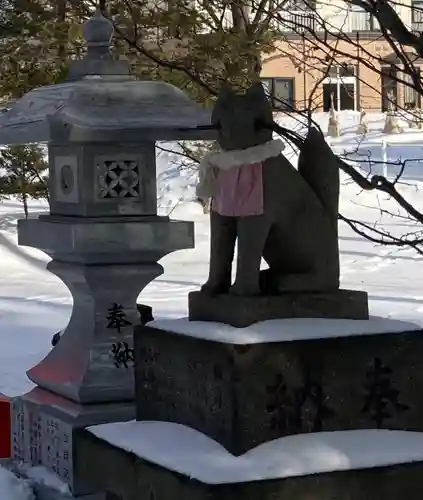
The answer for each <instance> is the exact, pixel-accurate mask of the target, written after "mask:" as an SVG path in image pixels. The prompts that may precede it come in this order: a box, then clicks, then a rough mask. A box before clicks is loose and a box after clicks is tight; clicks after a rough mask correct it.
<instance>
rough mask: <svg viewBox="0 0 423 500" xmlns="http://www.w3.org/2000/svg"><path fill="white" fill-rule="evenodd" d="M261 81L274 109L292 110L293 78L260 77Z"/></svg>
mask: <svg viewBox="0 0 423 500" xmlns="http://www.w3.org/2000/svg"><path fill="white" fill-rule="evenodd" d="M261 82H262V84H263V87H264V89H265V91H266V94H267V95H268V97H269V99H270V101H271V103H272V108H273V109H274V110H275V111H293V109H294V79H293V78H262V79H261Z"/></svg>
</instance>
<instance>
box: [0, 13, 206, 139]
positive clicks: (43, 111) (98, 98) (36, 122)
mask: <svg viewBox="0 0 423 500" xmlns="http://www.w3.org/2000/svg"><path fill="white" fill-rule="evenodd" d="M83 33H84V38H85V41H86V44H87V54H86V56H85V58H84V59H83V60H80V61H74V62H71V64H70V68H69V77H68V80H67V81H66V82H64V83H60V84H57V85H49V86H45V87H40V88H37V89H34V90H31V91H30V92H28V93H27V94H25V95H24V96H23V97H22V98H21V99H20V100H18V101H16V102H14V103H13V104H11V106H10V107H9V108H8V109H6V110H5V111H3V113H1V114H0V144H2V145H6V144H25V143H29V142H45V141H50V140H54V141H65V142H66V141H83V142H86V141H100V142H103V141H104V142H109V141H116V140H118V141H119V142H140V141H144V140H154V141H155V140H180V139H214V131H213V130H212V129H211V127H210V112H209V111H207V110H205V109H202V108H200V107H199V106H197V105H196V104H195V103H194V102H193V101H191V99H190V98H189V97H188V96H187V95H185V94H184V93H183V92H182V91H181V90H179V89H178V88H176V87H174V86H173V85H170V84H167V83H165V82H160V81H139V80H136V79H135V78H134V77H133V76H131V75H130V74H129V65H128V63H126V62H125V61H115V60H113V59H112V56H111V54H110V41H111V39H112V35H113V25H112V23H111V22H110V21H109V20H108V19H106V18H105V17H104V16H103V15H102V13H101V11H100V10H97V12H96V13H95V14H94V16H93V17H92V18H91V19H89V20H88V21H87V22H86V23H85V24H84V29H83Z"/></svg>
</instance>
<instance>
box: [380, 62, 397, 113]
mask: <svg viewBox="0 0 423 500" xmlns="http://www.w3.org/2000/svg"><path fill="white" fill-rule="evenodd" d="M381 84H382V92H381V93H382V111H389V110H391V109H392V110H396V109H398V102H397V97H398V80H397V70H396V69H395V68H394V67H393V66H389V67H385V68H382V77H381Z"/></svg>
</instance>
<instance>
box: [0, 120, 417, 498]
mask: <svg viewBox="0 0 423 500" xmlns="http://www.w3.org/2000/svg"><path fill="white" fill-rule="evenodd" d="M316 118H317V121H318V122H319V123H320V124H321V126H322V128H323V130H325V128H326V126H327V125H326V121H327V116H324V115H318V116H317V117H316ZM368 118H369V122H370V129H371V131H370V133H369V134H368V136H367V137H366V138H364V139H362V138H358V137H357V136H356V135H355V130H356V127H357V125H358V121H359V118H358V113H343V114H342V116H341V123H342V131H343V133H342V135H341V137H340V138H337V139H332V140H331V145H332V146H333V148H334V149H335V150H336V152H338V153H343V152H344V150H347V153H353V152H355V151H356V150H357V148H358V147H359V149H360V151H361V152H362V151H370V153H371V158H372V160H379V159H381V158H382V153H381V148H380V143H381V140H382V137H385V139H386V141H387V142H388V143H389V144H390V146H389V147H388V158H389V160H397V159H398V158H399V157H401V158H402V159H405V158H414V161H413V162H412V163H411V164H410V165H408V166H407V170H406V177H405V178H406V184H404V185H402V186H401V192H402V194H403V195H404V196H405V197H406V198H407V199H408V201H410V202H411V203H412V204H413V205H415V206H416V207H417V208H419V209H422V210H423V199H422V196H421V190H422V189H423V182H422V183H421V181H423V162H420V161H419V159H420V158H422V159H423V132H422V131H416V130H409V131H407V132H406V133H405V132H404V133H403V134H401V135H399V136H388V137H386V136H382V134H381V129H382V128H383V116H382V115H379V114H374V115H369V117H368ZM283 121H284V124H285V125H288V126H296V125H295V123H294V120H293V119H289V120H288V119H284V120H283ZM404 126H405V124H404ZM297 128H298V127H297ZM168 159H169V158H168V157H167V156H166V154H165V153H162V154H161V156H160V157H159V168H158V181H159V198H160V205H161V207H162V208H161V210H162V212H165V213H166V212H170V211H171V212H172V214H171V215H172V217H173V218H179V219H186V220H193V221H194V222H195V230H196V240H195V249H192V250H184V251H179V252H175V253H173V254H171V255H168V256H167V257H165V258H164V259H163V260H162V261H161V263H162V265H163V267H164V269H165V272H164V274H163V275H162V276H160V277H159V278H157V279H156V280H155V281H154V282H153V283H151V284H150V285H148V286H147V288H146V289H145V290H144V291H143V292H142V293H141V295H140V298H139V300H140V301H141V302H143V303H146V304H149V305H151V306H152V307H153V310H154V315H155V317H156V318H158V319H166V318H179V317H183V316H186V314H187V294H188V292H189V291H191V290H195V289H198V287H199V286H200V285H201V283H203V282H204V281H205V279H206V276H207V261H208V236H209V229H208V217H207V216H206V215H204V214H203V212H202V209H201V207H200V206H199V205H198V204H196V203H194V202H189V201H188V200H189V199H192V197H193V194H194V186H195V181H196V176H195V173H193V171H192V170H190V169H183V170H182V172H181V171H180V169H178V168H176V165H175V164H174V163H173V162H171V163H169V162H168ZM169 165H170V166H169ZM365 165H366V162H365V161H362V162H361V167H362V168H363V169H365ZM375 168H376V167H375ZM379 168H381V167H379ZM375 173H376V171H375ZM381 207H382V208H383V209H385V210H387V211H393V212H395V213H396V212H398V209H397V207H396V205H395V203H393V202H392V201H390V200H388V199H387V197H386V196H385V195H377V194H376V193H363V192H361V191H360V189H359V188H358V187H357V186H356V185H354V184H352V183H351V182H348V180H347V179H346V178H345V177H343V180H342V186H341V201H340V212H341V213H342V214H343V215H344V216H348V217H350V218H353V219H356V220H360V221H363V222H367V223H369V224H374V223H375V222H377V223H378V225H380V226H378V227H383V228H385V230H388V231H389V232H391V233H392V234H394V235H396V236H400V235H402V234H405V233H410V232H414V231H421V229H423V228H422V227H419V226H417V225H416V224H414V223H412V222H410V221H408V220H406V219H404V218H400V217H392V216H391V215H388V214H387V213H386V212H381V210H380V209H381ZM46 209H47V207H46V205H45V204H43V203H42V202H34V203H32V204H31V212H32V213H33V214H34V215H36V214H37V213H39V212H40V211H44V210H46ZM22 216H23V212H22V207H21V205H20V204H19V202H17V201H3V202H0V393H4V394H6V395H8V396H16V395H19V394H22V393H25V392H27V391H28V390H30V389H31V388H32V383H31V382H30V381H29V380H28V379H27V377H26V375H25V372H26V370H27V369H28V368H30V367H31V366H33V365H34V364H35V363H37V362H38V361H39V360H40V359H42V358H43V357H44V356H45V355H46V353H47V352H48V351H49V349H50V348H51V345H50V341H51V337H52V335H53V334H54V333H55V332H57V331H58V330H60V329H62V328H63V327H64V326H66V324H67V322H68V320H69V317H70V312H71V307H72V299H71V295H70V293H69V291H68V290H67V288H66V287H65V285H64V284H63V283H62V282H61V281H60V280H59V279H58V278H57V277H56V276H54V275H52V274H51V273H49V272H48V271H46V269H45V267H46V263H47V262H48V260H49V259H48V257H47V256H46V255H44V254H43V253H42V252H40V251H38V250H36V249H31V248H25V247H18V246H17V235H16V221H17V219H19V218H20V217H22ZM339 242H340V250H341V282H342V286H343V287H344V288H352V289H362V290H367V291H368V293H369V296H370V307H371V314H372V315H375V316H382V317H388V318H395V319H401V320H406V321H412V322H414V323H417V324H419V325H423V255H419V254H418V253H417V252H416V251H415V250H413V249H411V248H407V247H404V248H402V247H400V248H395V247H388V246H378V245H375V244H373V243H371V242H369V241H367V240H365V239H363V238H361V237H360V236H358V235H357V234H356V233H354V232H353V231H352V230H351V229H350V228H349V227H348V226H347V225H345V224H344V223H341V224H340V238H339ZM4 477H6V479H4ZM7 477H8V476H7V474H6V473H5V472H4V471H2V469H0V492H1V493H2V494H1V495H0V498H1V500H3V499H4V500H21V499H22V500H29V499H30V498H31V497H30V496H27V497H25V496H22V495H24V493H17V494H16V495H14V496H13V495H12V494H10V495H9V496H8V495H7V494H4V492H5V491H8V490H7V489H5V488H6V486H4V487H3V482H2V481H6V482H7V481H12V482H13V480H12V479H11V478H10V477H9V478H8V479H7ZM5 484H6V483H5ZM22 488H24V486H22ZM22 491H24V490H22ZM19 494H21V496H19Z"/></svg>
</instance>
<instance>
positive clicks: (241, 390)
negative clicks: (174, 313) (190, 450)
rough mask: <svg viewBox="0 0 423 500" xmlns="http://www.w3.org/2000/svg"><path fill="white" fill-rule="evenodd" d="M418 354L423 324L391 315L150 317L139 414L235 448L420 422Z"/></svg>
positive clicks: (141, 354) (139, 355)
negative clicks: (246, 319)
mask: <svg viewBox="0 0 423 500" xmlns="http://www.w3.org/2000/svg"><path fill="white" fill-rule="evenodd" d="M412 330H417V331H412ZM387 332H397V333H387ZM307 337H308V338H307ZM422 357H423V332H422V331H421V330H420V329H419V327H417V326H415V325H412V324H408V323H403V322H396V321H394V320H374V319H373V320H369V321H360V320H355V321H352V320H318V319H311V320H309V322H308V323H307V321H306V320H304V319H299V320H277V321H268V322H264V323H258V324H256V325H253V326H251V327H249V328H244V329H236V328H231V327H229V326H227V325H219V324H217V323H202V322H198V323H193V322H189V321H187V320H186V319H185V320H180V321H170V320H169V321H164V320H163V321H155V322H152V323H150V324H149V326H142V327H138V328H136V330H135V359H136V366H135V388H136V408H137V420H159V421H169V422H176V423H179V424H183V425H186V426H188V427H191V428H194V429H196V430H198V431H201V432H203V433H204V434H206V435H207V436H209V437H211V438H213V439H214V440H216V441H218V442H219V443H221V444H222V445H223V446H225V448H226V449H227V450H229V451H230V452H231V453H233V454H235V455H239V454H241V453H244V452H246V451H247V450H249V449H251V448H252V447H254V446H257V445H258V444H260V443H263V442H265V441H270V440H272V439H276V438H280V437H284V436H289V435H293V434H302V433H308V432H318V431H334V430H354V429H373V428H388V429H402V430H413V431H423V419H422V415H423V401H422V398H421V391H422V388H423V369H422V364H421V358H422Z"/></svg>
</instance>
